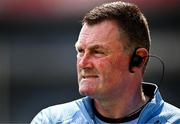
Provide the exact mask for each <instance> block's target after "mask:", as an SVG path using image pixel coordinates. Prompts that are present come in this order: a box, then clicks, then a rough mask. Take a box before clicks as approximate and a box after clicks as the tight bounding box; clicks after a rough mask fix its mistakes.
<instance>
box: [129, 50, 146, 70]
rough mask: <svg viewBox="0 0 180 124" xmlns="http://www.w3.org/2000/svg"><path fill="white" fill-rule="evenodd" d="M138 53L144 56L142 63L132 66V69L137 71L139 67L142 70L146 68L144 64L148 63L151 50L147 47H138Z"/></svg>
mask: <svg viewBox="0 0 180 124" xmlns="http://www.w3.org/2000/svg"><path fill="white" fill-rule="evenodd" d="M136 55H137V56H139V57H141V58H142V61H141V63H140V64H139V65H138V66H134V67H132V71H133V72H136V71H138V70H139V69H140V70H142V69H143V68H144V66H145V65H146V63H147V62H148V58H149V52H148V51H147V49H145V48H138V49H137V50H136Z"/></svg>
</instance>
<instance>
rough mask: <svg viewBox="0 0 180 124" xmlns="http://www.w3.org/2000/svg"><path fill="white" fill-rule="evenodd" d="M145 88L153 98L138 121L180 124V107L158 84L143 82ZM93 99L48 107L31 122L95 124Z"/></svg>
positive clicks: (43, 123) (146, 92)
mask: <svg viewBox="0 0 180 124" xmlns="http://www.w3.org/2000/svg"><path fill="white" fill-rule="evenodd" d="M143 90H144V93H145V94H146V95H148V96H149V95H150V96H151V95H152V96H153V98H152V99H151V101H150V102H149V103H148V104H147V105H146V106H145V107H144V109H143V110H142V111H141V113H140V115H139V118H138V120H136V121H137V123H143V124H144V123H153V124H165V123H166V124H180V109H179V108H177V107H175V106H173V105H170V104H169V103H166V102H164V101H163V99H162V97H161V95H160V92H159V91H158V89H157V86H156V85H154V84H151V83H143ZM91 101H92V100H91V98H89V97H84V98H81V99H78V100H75V101H72V102H69V103H64V104H60V105H55V106H51V107H48V108H46V109H43V110H42V111H41V112H39V113H38V114H37V115H36V116H35V117H34V119H33V120H32V122H31V124H95V123H96V122H95V115H94V113H93V110H92V106H91Z"/></svg>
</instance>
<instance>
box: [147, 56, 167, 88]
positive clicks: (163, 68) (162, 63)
mask: <svg viewBox="0 0 180 124" xmlns="http://www.w3.org/2000/svg"><path fill="white" fill-rule="evenodd" d="M148 57H152V58H155V59H157V60H159V61H160V62H161V65H162V74H161V78H160V80H159V85H158V87H159V89H160V86H161V84H162V82H163V79H164V75H165V64H164V61H163V60H162V59H161V58H160V57H158V56H155V55H148Z"/></svg>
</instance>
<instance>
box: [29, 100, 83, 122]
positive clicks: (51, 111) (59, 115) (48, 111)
mask: <svg viewBox="0 0 180 124" xmlns="http://www.w3.org/2000/svg"><path fill="white" fill-rule="evenodd" d="M84 99H85V98H80V99H77V100H74V101H71V102H67V103H64V104H58V105H53V106H50V107H47V108H45V109H43V110H42V111H41V112H39V113H38V114H37V115H36V116H35V118H34V119H33V121H32V122H31V123H32V124H33V123H34V122H41V123H43V122H46V123H54V122H65V121H70V120H72V119H73V118H75V117H76V116H79V114H81V113H83V112H82V111H83V109H82V108H83V106H84V105H83V102H82V101H83V100H84Z"/></svg>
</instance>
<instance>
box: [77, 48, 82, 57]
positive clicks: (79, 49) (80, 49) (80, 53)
mask: <svg viewBox="0 0 180 124" xmlns="http://www.w3.org/2000/svg"><path fill="white" fill-rule="evenodd" d="M76 51H77V57H81V56H83V54H84V50H83V49H82V48H78V49H77V50H76Z"/></svg>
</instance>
